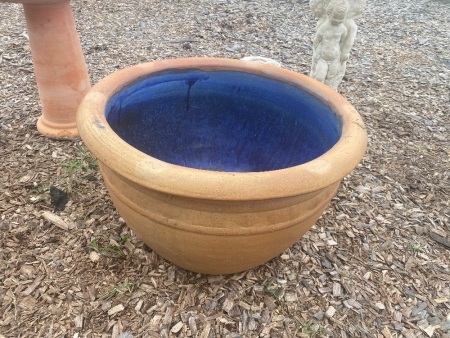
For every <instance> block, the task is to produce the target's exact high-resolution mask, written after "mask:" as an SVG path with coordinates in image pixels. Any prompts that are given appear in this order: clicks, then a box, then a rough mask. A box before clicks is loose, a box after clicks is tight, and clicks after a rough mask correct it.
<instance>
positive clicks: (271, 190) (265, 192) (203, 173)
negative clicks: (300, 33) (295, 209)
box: [77, 58, 367, 201]
mask: <svg viewBox="0 0 450 338" xmlns="http://www.w3.org/2000/svg"><path fill="white" fill-rule="evenodd" d="M192 68H194V69H201V70H208V71H217V70H231V71H239V72H248V73H250V72H251V73H252V74H257V75H260V76H263V77H268V78H272V79H276V80H280V81H283V82H285V83H288V84H291V85H293V86H296V87H298V88H300V89H301V90H303V91H305V92H307V93H309V94H311V95H313V96H315V97H316V98H318V99H319V100H320V101H322V102H323V103H324V104H325V105H327V106H328V107H329V108H330V109H331V110H332V111H333V112H334V113H335V114H336V115H338V116H339V117H340V119H341V121H342V135H341V137H340V139H339V141H338V142H337V143H336V144H335V145H334V146H333V147H332V148H331V149H329V150H328V151H327V152H325V153H324V154H323V155H321V156H320V157H318V158H316V159H314V160H312V161H309V162H307V163H304V164H300V165H297V166H294V167H289V168H284V169H279V170H272V171H262V172H218V171H210V170H203V169H194V168H189V167H183V166H179V165H175V164H170V163H167V162H164V161H161V160H158V159H156V158H154V157H151V156H148V155H146V154H144V153H143V152H141V151H140V150H138V149H136V148H134V147H133V146H131V145H129V144H128V143H127V142H125V141H124V140H122V139H121V138H120V137H119V136H118V135H117V134H116V133H115V132H114V131H113V130H112V128H111V127H110V125H109V123H108V122H107V120H106V117H105V113H104V112H105V109H106V106H107V104H108V101H109V100H110V98H111V97H112V96H113V95H114V94H115V93H117V92H118V91H120V90H121V89H122V88H124V87H125V86H127V85H129V84H131V83H134V82H136V81H139V79H141V78H144V77H145V76H148V75H150V74H153V73H157V72H160V71H162V70H166V69H192ZM77 124H78V129H79V132H80V135H81V137H82V139H83V141H84V142H85V143H86V145H87V147H88V148H89V149H90V150H91V151H92V152H93V154H94V155H95V156H96V157H97V158H98V160H99V161H100V162H101V163H104V164H105V165H106V166H108V167H110V168H112V170H114V168H115V166H120V167H121V171H120V175H122V176H124V177H125V178H127V179H129V180H130V181H133V182H135V183H138V184H140V185H142V186H144V187H148V188H151V189H155V190H158V191H161V192H165V193H168V194H176V195H181V196H187V197H196V198H207V199H217V200H222V199H226V200H236V201H239V200H248V199H252V200H259V199H268V198H283V197H286V196H295V195H298V194H300V193H310V192H314V191H317V190H320V189H322V188H323V187H326V186H329V185H330V184H333V183H336V182H339V181H340V180H341V179H342V178H343V177H345V176H346V175H347V174H348V173H350V172H351V171H352V170H353V168H354V167H355V166H356V165H357V164H358V163H359V161H360V160H361V158H362V156H363V154H364V152H365V149H366V145H367V134H366V130H365V126H364V123H363V121H362V119H361V117H360V115H359V114H358V113H357V112H356V110H355V109H354V108H353V107H352V105H351V104H350V103H349V102H348V101H347V100H346V99H345V98H344V97H342V96H341V95H340V94H338V93H337V92H335V91H334V90H332V89H331V88H329V87H327V86H325V85H323V84H322V83H319V82H318V81H316V80H313V79H311V78H309V77H307V76H304V75H302V74H298V73H295V72H292V71H289V70H285V69H282V68H279V67H275V66H271V65H266V64H260V63H256V62H245V61H240V60H231V59H220V58H186V59H171V60H161V61H156V62H151V63H145V64H139V65H136V66H133V67H129V68H126V69H122V70H119V71H117V72H115V73H113V74H111V75H109V76H107V77H106V78H104V79H103V80H101V81H99V82H98V83H97V84H96V85H95V86H94V87H92V89H91V90H90V91H89V92H88V94H87V95H86V96H85V98H84V100H83V101H82V103H81V105H80V107H79V110H78V116H77ZM100 140H102V142H100ZM100 144H102V146H99V145H100ZM144 155H145V156H144ZM144 157H145V159H144ZM299 177H302V180H299V179H298V178H299ZM280 178H282V179H281V180H280ZM224 180H226V184H224V183H223V182H224ZM218 190H220V194H217V191H218ZM262 196H264V197H262Z"/></svg>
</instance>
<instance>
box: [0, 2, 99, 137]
mask: <svg viewBox="0 0 450 338" xmlns="http://www.w3.org/2000/svg"><path fill="white" fill-rule="evenodd" d="M0 1H1V2H17V3H23V8H24V11H25V18H26V22H27V29H28V35H29V38H30V45H31V53H32V58H33V65H34V72H35V75H36V82H37V86H38V90H39V97H40V100H41V105H42V115H41V116H40V117H39V119H38V123H37V128H38V130H39V132H40V133H41V134H43V135H45V136H47V137H51V138H75V137H78V130H77V126H76V112H77V109H78V105H79V103H80V102H81V100H82V99H83V97H84V95H85V94H86V92H87V91H88V90H89V89H90V86H91V85H90V81H89V75H88V70H87V66H86V63H85V60H84V55H83V51H82V49H81V45H80V40H79V38H78V33H77V31H76V28H75V20H74V18H73V14H72V9H71V7H70V1H69V0H64V1H60V0H21V1H20V0H17V1H16V0H6V1H5V0H0Z"/></svg>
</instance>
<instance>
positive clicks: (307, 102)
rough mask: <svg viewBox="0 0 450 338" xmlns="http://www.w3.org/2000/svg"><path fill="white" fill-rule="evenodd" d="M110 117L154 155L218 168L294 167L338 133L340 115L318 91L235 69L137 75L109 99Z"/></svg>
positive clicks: (121, 131)
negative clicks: (308, 91)
mask: <svg viewBox="0 0 450 338" xmlns="http://www.w3.org/2000/svg"><path fill="white" fill-rule="evenodd" d="M106 118H107V121H108V123H109V124H110V126H111V127H112V129H113V130H114V131H115V132H116V133H117V134H118V135H119V136H120V137H121V138H122V139H123V140H125V141H126V142H127V143H129V144H130V145H132V146H133V147H135V148H137V149H139V150H141V151H143V152H144V153H146V154H148V155H150V156H152V157H155V158H157V159H160V160H162V161H165V162H169V163H172V164H177V165H181V166H186V167H191V168H198V169H207V170H220V171H234V172H237V171H239V172H250V171H268V170H277V169H282V168H287V167H292V166H296V165H299V164H302V163H305V162H308V161H311V160H313V159H314V158H317V157H318V156H320V155H322V154H323V153H325V152H326V151H327V150H328V149H330V148H331V147H332V146H333V145H334V144H335V143H336V142H337V141H338V139H339V137H340V135H341V121H340V118H339V117H338V116H336V115H335V114H334V113H333V112H332V111H331V109H330V108H329V107H328V106H326V105H325V104H323V103H322V102H321V101H319V100H318V99H317V98H315V97H314V96H312V95H310V94H308V93H306V92H304V91H302V90H301V89H299V88H297V87H294V86H292V85H289V84H286V83H283V82H281V81H278V80H273V79H270V78H266V77H262V76H258V75H253V74H248V73H244V72H236V71H201V70H170V71H164V72H161V73H157V74H152V75H151V76H148V77H145V78H141V79H138V80H137V81H136V82H134V83H132V84H130V85H128V86H126V87H125V88H123V89H122V90H120V91H119V92H118V93H116V94H115V95H114V96H113V97H112V98H111V99H110V100H109V102H108V105H107V109H106Z"/></svg>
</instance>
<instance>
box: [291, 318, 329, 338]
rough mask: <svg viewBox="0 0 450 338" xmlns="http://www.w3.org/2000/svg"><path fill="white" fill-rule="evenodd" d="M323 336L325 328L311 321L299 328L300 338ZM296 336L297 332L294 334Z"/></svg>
mask: <svg viewBox="0 0 450 338" xmlns="http://www.w3.org/2000/svg"><path fill="white" fill-rule="evenodd" d="M323 334H325V328H324V327H322V326H320V325H319V324H317V323H314V322H313V321H310V320H308V321H307V322H306V323H305V324H303V326H302V328H301V334H300V336H301V337H310V338H313V337H318V336H320V335H323ZM296 335H297V332H296Z"/></svg>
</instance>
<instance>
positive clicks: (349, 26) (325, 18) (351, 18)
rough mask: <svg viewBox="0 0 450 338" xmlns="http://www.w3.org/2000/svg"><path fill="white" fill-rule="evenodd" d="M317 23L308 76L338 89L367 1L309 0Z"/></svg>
mask: <svg viewBox="0 0 450 338" xmlns="http://www.w3.org/2000/svg"><path fill="white" fill-rule="evenodd" d="M309 5H310V7H311V9H312V11H313V13H314V16H315V17H317V18H318V19H319V21H318V22H317V33H316V36H315V37H314V42H313V45H314V52H313V61H312V67H311V74H310V75H311V77H313V78H315V79H316V80H318V81H320V82H323V83H325V84H326V85H328V86H330V87H331V88H333V89H337V87H338V86H339V84H340V83H341V81H342V78H343V77H344V75H345V68H346V64H347V60H348V58H349V55H350V51H351V49H352V47H353V43H354V41H355V37H356V32H357V28H358V27H357V26H356V23H355V19H356V18H358V17H359V16H360V15H361V13H362V12H363V10H364V8H365V6H366V0H310V2H309Z"/></svg>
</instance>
